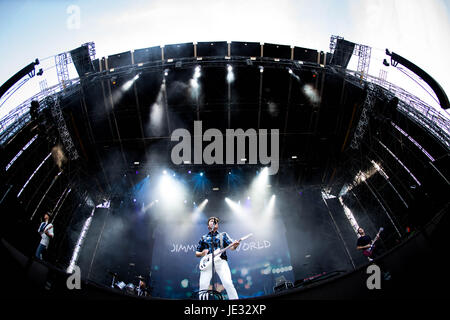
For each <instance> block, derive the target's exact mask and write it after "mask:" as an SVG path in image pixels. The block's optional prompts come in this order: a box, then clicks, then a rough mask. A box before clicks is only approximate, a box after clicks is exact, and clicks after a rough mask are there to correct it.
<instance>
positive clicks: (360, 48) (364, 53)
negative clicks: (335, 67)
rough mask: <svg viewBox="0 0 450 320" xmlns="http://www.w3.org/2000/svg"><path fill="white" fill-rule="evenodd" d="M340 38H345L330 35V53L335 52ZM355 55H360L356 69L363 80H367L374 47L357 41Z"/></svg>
mask: <svg viewBox="0 0 450 320" xmlns="http://www.w3.org/2000/svg"><path fill="white" fill-rule="evenodd" d="M338 40H344V38H343V37H339V36H334V35H332V36H331V37H330V53H331V54H333V53H334V51H335V49H336V44H337V41H338ZM353 55H354V56H357V57H358V65H357V69H356V71H357V72H358V73H359V76H360V79H361V80H366V79H367V75H368V74H369V66H370V57H371V55H372V48H371V47H369V46H366V45H363V44H358V43H355V47H354V49H353Z"/></svg>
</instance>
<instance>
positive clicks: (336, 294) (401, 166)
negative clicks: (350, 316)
mask: <svg viewBox="0 0 450 320" xmlns="http://www.w3.org/2000/svg"><path fill="white" fill-rule="evenodd" d="M386 53H387V54H386V58H387V59H388V60H390V59H392V60H390V61H391V66H390V68H395V65H396V63H397V64H398V63H400V64H402V63H403V64H404V65H408V66H409V67H410V68H411V69H412V70H413V72H417V73H418V74H421V75H422V76H423V77H424V79H428V78H427V77H426V76H425V75H424V73H422V72H424V71H423V70H421V69H420V68H419V69H420V70H419V71H420V72H419V71H418V69H417V68H418V67H417V66H415V65H411V63H410V62H409V61H407V60H406V59H405V58H403V57H400V56H398V55H395V54H394V53H390V52H389V51H387V52H386ZM58 56H59V57H61V58H63V59H66V60H63V62H61V60H58V61H60V62H61V63H60V64H59V65H57V66H56V67H57V71H58V72H63V71H64V70H63V69H64V66H65V67H67V64H72V63H73V67H74V68H75V69H76V71H77V73H78V75H79V77H77V78H71V79H66V80H64V81H63V82H61V83H59V84H58V85H57V86H55V87H51V88H46V90H43V91H42V92H41V93H39V94H38V95H37V96H34V97H30V99H29V100H27V101H26V102H24V104H22V105H20V106H18V108H17V109H16V110H15V111H14V112H13V113H12V114H11V115H8V116H7V117H6V118H5V119H2V126H1V130H2V131H1V135H0V142H1V144H2V154H3V156H2V163H1V164H2V168H3V169H2V176H1V180H2V185H1V190H0V191H1V202H0V208H1V211H2V212H4V213H8V222H9V224H5V228H3V230H2V243H1V255H2V260H4V261H6V262H5V263H3V265H2V282H3V283H4V285H5V286H7V287H9V288H11V297H15V298H29V299H46V298H50V297H51V298H56V299H61V300H72V299H76V300H104V299H107V300H109V299H112V300H127V301H128V300H130V301H135V300H136V301H140V302H144V303H145V302H148V301H175V300H177V301H180V300H181V301H183V302H182V303H184V301H188V302H189V303H191V301H193V300H198V292H199V290H200V289H199V283H198V281H199V274H200V272H201V271H200V270H199V268H198V263H199V259H198V258H197V257H196V256H195V252H196V251H197V245H198V243H199V240H200V238H201V236H202V235H204V234H206V233H207V232H208V230H207V226H206V224H207V219H208V217H210V216H217V217H219V218H220V223H219V224H220V230H221V231H225V232H227V233H228V234H229V235H230V237H231V238H233V239H239V238H241V237H244V236H245V235H248V234H251V236H250V237H248V238H245V240H242V242H241V243H240V245H239V247H237V249H236V250H234V251H231V250H229V251H227V256H228V264H229V267H230V273H231V276H232V281H233V285H234V287H235V288H236V290H237V293H238V294H239V298H240V300H242V301H247V302H248V303H258V302H260V301H264V300H267V301H269V300H270V301H278V300H322V299H323V300H331V299H333V300H334V299H388V298H406V299H410V298H439V297H441V296H440V294H439V293H438V290H437V289H439V288H441V287H443V286H444V284H443V282H442V280H441V274H442V273H441V272H439V270H442V261H441V256H442V252H445V248H444V247H443V244H444V243H445V240H444V239H445V238H444V235H445V232H446V230H445V229H444V226H445V225H446V224H448V206H449V201H448V194H449V172H448V168H449V161H450V158H449V149H450V139H449V131H450V130H449V127H450V126H449V121H448V118H447V117H448V114H447V113H446V111H439V110H436V109H433V108H432V107H430V106H429V105H427V104H426V103H425V102H423V101H422V100H420V99H419V98H417V97H416V96H414V95H413V94H411V93H409V92H406V91H404V90H403V89H401V88H400V87H399V86H396V85H395V84H392V83H389V82H387V81H386V79H382V78H377V77H373V76H371V75H369V74H368V73H367V71H368V63H369V61H370V48H368V47H367V46H363V45H360V44H355V43H352V42H349V41H344V39H342V38H340V37H334V36H332V37H331V41H330V52H326V53H325V52H321V51H317V50H314V49H310V48H301V47H291V46H289V45H280V44H270V43H266V44H260V43H252V42H231V43H227V42H201V43H195V44H194V43H182V44H170V45H166V46H164V47H150V48H144V49H136V50H132V51H127V52H122V53H118V54H114V55H110V56H108V57H101V58H95V46H94V45H93V43H89V44H85V45H83V46H81V47H79V48H76V49H74V50H71V51H70V52H69V51H68V52H66V53H65V55H58ZM68 57H70V59H69V58H68ZM352 57H357V59H359V60H358V69H357V70H350V69H348V68H347V67H348V64H349V61H350V60H351V58H352ZM386 63H387V62H386ZM408 63H409V64H408ZM33 68H34V66H33ZM22 73H23V72H22ZM22 73H20V74H22ZM428 80H429V79H428ZM430 86H431V88H432V89H433V90H435V93H436V95H437V96H438V97H439V101H440V103H441V107H442V109H447V108H448V99H447V100H446V95H445V93H444V92H443V91H440V90H439V88H440V87H439V85H438V84H437V83H433V82H432V81H431V80H430ZM4 89H5V90H6V91H7V90H8V88H4ZM2 90H3V89H2ZM31 101H34V102H33V104H31ZM30 107H31V108H30ZM46 212H49V213H50V215H51V221H52V224H53V226H54V230H55V236H54V238H52V239H51V240H50V244H49V247H48V250H47V252H46V254H45V255H44V261H40V260H38V259H37V258H35V257H34V255H35V250H36V247H37V245H38V244H39V241H40V236H39V234H38V232H37V231H38V227H39V225H40V222H41V219H42V217H43V215H44V213H46ZM359 227H362V228H364V230H365V232H366V234H368V235H370V236H371V237H372V238H374V237H375V235H376V234H377V232H378V231H379V230H380V228H383V231H382V232H381V234H380V240H377V242H376V246H375V247H376V248H377V250H378V249H379V250H380V251H379V252H378V253H377V256H373V258H374V260H373V261H369V260H368V258H367V257H366V256H365V255H364V254H363V253H362V251H361V250H358V249H357V245H356V242H357V239H358V234H357V233H358V228H359ZM374 265H375V269H374ZM376 268H378V269H376ZM78 275H79V277H78ZM77 277H78V278H77ZM444 278H445V277H444ZM140 281H141V282H142V283H143V284H142V283H140ZM213 285H214V286H211V289H214V290H216V291H217V292H219V293H220V297H221V298H223V299H227V298H228V294H227V292H226V290H225V289H224V287H223V286H222V283H221V281H214V282H213ZM186 305H187V304H186Z"/></svg>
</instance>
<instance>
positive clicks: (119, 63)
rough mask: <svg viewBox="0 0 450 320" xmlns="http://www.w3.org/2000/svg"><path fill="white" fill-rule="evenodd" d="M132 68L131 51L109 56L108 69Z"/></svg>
mask: <svg viewBox="0 0 450 320" xmlns="http://www.w3.org/2000/svg"><path fill="white" fill-rule="evenodd" d="M127 66H131V51H127V52H121V53H117V54H113V55H111V56H108V68H109V69H111V68H120V67H127Z"/></svg>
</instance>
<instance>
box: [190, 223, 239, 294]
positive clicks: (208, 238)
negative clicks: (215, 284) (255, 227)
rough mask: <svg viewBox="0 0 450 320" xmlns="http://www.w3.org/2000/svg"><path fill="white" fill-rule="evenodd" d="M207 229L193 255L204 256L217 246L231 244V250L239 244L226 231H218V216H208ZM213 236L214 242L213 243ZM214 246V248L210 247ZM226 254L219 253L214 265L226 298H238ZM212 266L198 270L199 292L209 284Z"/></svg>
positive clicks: (222, 246)
mask: <svg viewBox="0 0 450 320" xmlns="http://www.w3.org/2000/svg"><path fill="white" fill-rule="evenodd" d="M207 225H208V230H209V232H208V233H207V234H205V235H203V236H202V237H201V239H200V241H199V242H198V245H197V251H196V252H195V256H196V257H198V258H201V257H204V256H206V255H207V254H209V253H212V250H216V249H219V248H224V247H226V246H229V245H231V244H233V245H232V247H231V248H230V249H231V250H236V248H237V247H238V246H239V243H240V242H239V241H238V240H236V241H233V240H232V239H231V238H230V237H229V236H228V234H227V233H226V232H222V233H219V232H218V229H219V218H217V217H210V218H209V219H208V224H207ZM213 238H214V243H213ZM212 247H214V248H212ZM227 260H228V258H227V254H226V252H223V253H222V254H221V255H220V259H218V260H215V263H214V266H215V270H216V272H217V274H218V275H219V277H220V281H222V284H223V286H224V288H225V290H226V291H227V294H228V298H229V299H230V300H231V299H239V297H238V294H237V292H236V289H235V288H234V285H233V280H232V279H231V271H230V267H229V266H228V262H227ZM212 276H213V274H212V268H207V269H205V270H203V271H200V282H199V290H200V292H205V291H206V290H208V288H209V284H210V282H211V278H212Z"/></svg>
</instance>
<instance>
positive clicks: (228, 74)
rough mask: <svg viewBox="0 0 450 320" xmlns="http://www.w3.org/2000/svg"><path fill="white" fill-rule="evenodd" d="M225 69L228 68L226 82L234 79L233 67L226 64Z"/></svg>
mask: <svg viewBox="0 0 450 320" xmlns="http://www.w3.org/2000/svg"><path fill="white" fill-rule="evenodd" d="M227 70H228V73H227V82H228V83H231V82H233V81H234V73H233V67H232V66H231V65H228V66H227Z"/></svg>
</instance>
